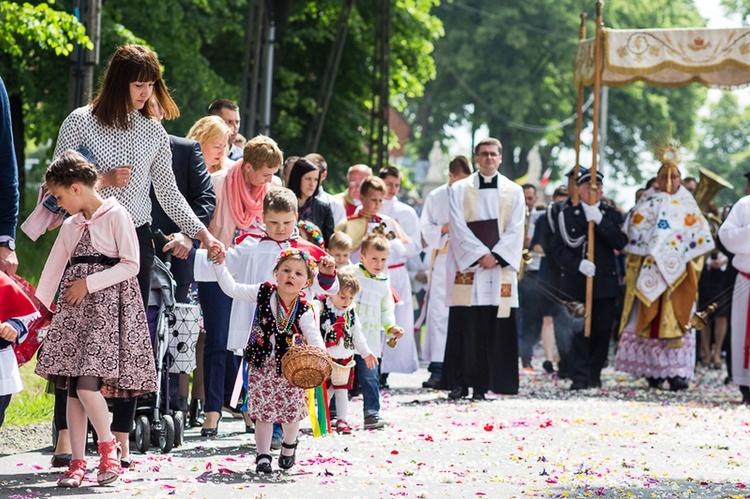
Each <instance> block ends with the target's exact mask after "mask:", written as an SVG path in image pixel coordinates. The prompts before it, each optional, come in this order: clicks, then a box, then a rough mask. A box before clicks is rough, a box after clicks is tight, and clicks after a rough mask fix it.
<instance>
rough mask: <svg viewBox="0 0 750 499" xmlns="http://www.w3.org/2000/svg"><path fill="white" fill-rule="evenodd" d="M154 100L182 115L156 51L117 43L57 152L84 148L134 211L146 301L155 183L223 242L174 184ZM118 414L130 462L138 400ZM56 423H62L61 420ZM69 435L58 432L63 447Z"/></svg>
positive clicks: (180, 211)
mask: <svg viewBox="0 0 750 499" xmlns="http://www.w3.org/2000/svg"><path fill="white" fill-rule="evenodd" d="M152 94H153V95H152ZM151 98H153V99H155V100H156V101H157V102H158V103H159V106H160V107H161V109H162V112H163V113H164V117H165V118H167V119H172V118H176V117H177V116H179V114H180V112H179V109H178V108H177V104H175V102H174V101H173V100H172V97H170V95H169V92H168V91H167V87H166V85H165V84H164V81H163V80H162V75H161V68H160V66H159V61H158V59H157V57H156V54H155V53H154V52H153V51H152V50H151V49H149V48H148V47H143V46H140V45H123V46H121V47H118V48H117V50H116V51H115V53H114V55H113V56H112V59H111V60H110V62H109V65H108V66H107V70H106V72H105V74H104V79H103V82H102V86H101V89H100V91H99V95H98V96H97V97H96V98H95V99H94V100H93V101H92V102H91V103H90V104H88V105H86V106H83V107H80V108H78V109H76V110H75V111H73V112H72V113H70V115H69V116H68V117H67V118H66V119H65V121H64V122H63V124H62V127H61V128H60V133H59V135H58V138H57V146H56V147H55V154H54V158H55V159H56V158H58V157H60V156H61V155H62V154H63V152H64V151H66V150H67V149H73V150H77V151H79V152H81V153H83V154H84V156H86V157H87V159H88V160H89V161H91V162H92V163H94V164H95V165H96V167H97V169H98V170H99V173H100V174H101V183H100V185H99V190H100V192H101V195H102V197H103V198H105V199H106V198H108V197H114V198H115V199H117V201H118V202H119V203H120V204H121V205H122V206H123V207H124V208H125V209H126V210H127V211H128V213H129V214H130V216H131V218H132V219H133V222H134V224H135V227H136V234H137V235H138V244H139V247H140V270H139V272H138V284H139V287H140V291H141V297H142V298H143V302H144V303H148V294H149V290H150V287H151V268H152V266H153V263H154V243H153V238H152V235H151V229H150V223H151V199H150V196H149V191H150V188H151V185H152V184H153V187H154V191H155V193H156V197H157V199H158V200H159V203H160V204H161V206H162V207H163V208H164V211H165V212H166V213H167V215H168V216H169V217H170V218H171V219H172V220H173V221H174V222H175V223H176V224H177V225H178V226H179V227H180V230H182V231H183V232H184V233H186V234H187V235H189V236H190V237H192V238H194V239H198V240H200V241H201V242H202V243H203V244H204V245H205V246H206V247H211V246H212V245H214V244H216V243H218V244H220V243H219V242H218V241H217V240H216V239H215V238H214V237H213V236H212V235H211V233H210V232H209V231H208V230H207V229H206V227H205V226H204V225H203V223H201V221H200V220H198V217H197V216H195V214H194V213H193V211H192V210H191V209H190V205H188V203H187V201H185V198H184V197H183V196H182V194H180V192H179V190H178V189H177V186H176V184H175V178H174V173H173V171H172V151H171V149H170V147H169V136H168V135H167V132H166V130H164V127H163V126H162V125H161V123H160V122H159V117H158V116H154V115H153V111H152V108H151V106H148V105H146V104H147V103H148V101H149V99H151ZM172 244H173V243H172V242H170V243H169V244H167V246H166V247H165V248H164V250H165V251H169V250H170V249H171V245H172ZM174 244H176V241H175V242H174ZM149 353H150V352H149ZM58 405H59V406H60V408H58V409H57V410H56V421H58V419H60V418H59V417H58V416H59V415H58V414H57V413H58V412H60V411H61V410H62V404H57V403H56V408H57V407H58ZM113 413H114V419H113V422H112V431H113V432H114V433H115V436H116V437H117V440H118V441H119V442H120V444H121V445H122V450H123V452H122V458H123V461H124V462H125V463H126V464H127V463H128V461H129V459H128V435H129V433H130V429H131V427H132V423H133V419H134V417H135V399H115V400H114V402H113ZM63 419H64V418H63ZM58 428H64V423H63V426H62V427H61V426H59V425H58ZM64 436H65V435H60V437H61V438H60V440H62V441H63V443H61V445H62V446H64V445H65V443H64V438H62V437H64ZM61 445H58V450H59V449H60V448H61ZM64 450H65V449H64V447H63V452H55V456H53V459H54V458H55V457H57V456H58V455H59V454H62V453H64ZM58 464H59V463H58Z"/></svg>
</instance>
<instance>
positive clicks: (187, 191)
mask: <svg viewBox="0 0 750 499" xmlns="http://www.w3.org/2000/svg"><path fill="white" fill-rule="evenodd" d="M169 145H170V147H171V149H172V170H173V171H174V176H175V180H176V181H177V189H178V190H179V191H180V193H181V194H182V195H183V196H185V199H186V200H187V202H188V204H189V205H190V208H192V210H193V212H194V213H195V215H196V216H197V217H198V219H199V220H200V221H201V222H203V223H204V224H206V227H208V223H209V222H210V221H211V215H213V212H214V208H215V207H216V194H215V193H214V187H213V184H212V183H211V175H209V173H208V169H207V168H206V164H205V163H204V162H203V153H202V152H201V147H200V144H198V142H196V141H194V140H189V139H183V138H181V137H175V136H174V135H170V136H169ZM151 203H152V206H153V208H152V210H151V218H152V221H151V229H152V230H156V229H159V230H161V231H162V232H163V233H164V234H165V235H167V237H168V238H169V239H170V240H171V241H170V244H168V245H167V246H165V248H166V249H167V251H169V250H171V251H172V254H173V255H174V256H176V257H177V259H176V260H173V261H172V274H173V275H174V277H175V281H176V282H177V296H176V297H175V298H176V300H177V301H178V302H182V303H184V302H185V301H187V290H188V286H189V285H190V284H191V283H190V279H191V277H192V270H191V269H190V268H189V266H188V264H187V261H186V260H185V259H186V258H187V256H188V255H189V253H190V250H191V249H192V247H193V241H192V240H191V239H190V238H189V237H187V236H186V235H185V234H182V233H181V232H180V229H179V228H178V227H177V225H176V224H175V223H174V222H173V221H172V220H171V219H170V218H169V217H168V216H167V214H166V213H165V212H164V210H163V209H162V207H161V205H159V201H158V200H157V199H156V195H155V194H154V189H153V188H152V189H151ZM156 256H158V257H159V258H160V259H162V260H163V259H164V251H163V248H156Z"/></svg>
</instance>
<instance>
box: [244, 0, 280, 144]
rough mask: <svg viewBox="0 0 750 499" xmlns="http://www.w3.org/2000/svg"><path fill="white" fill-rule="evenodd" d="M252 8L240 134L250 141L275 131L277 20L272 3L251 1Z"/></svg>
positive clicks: (245, 61)
mask: <svg viewBox="0 0 750 499" xmlns="http://www.w3.org/2000/svg"><path fill="white" fill-rule="evenodd" d="M248 9H249V10H248V20H247V27H246V31H247V32H246V35H245V55H244V64H243V69H242V98H241V100H240V115H241V117H242V128H241V130H240V131H241V132H242V134H243V135H245V136H246V137H247V138H248V139H249V138H252V137H254V136H255V135H257V134H259V133H264V134H266V135H269V134H270V132H271V108H272V97H273V66H274V48H275V43H276V20H275V17H274V8H273V1H272V0H250V2H249V4H248Z"/></svg>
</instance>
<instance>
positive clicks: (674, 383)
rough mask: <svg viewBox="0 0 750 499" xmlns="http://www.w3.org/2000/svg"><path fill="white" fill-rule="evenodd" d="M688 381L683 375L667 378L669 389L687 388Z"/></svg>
mask: <svg viewBox="0 0 750 499" xmlns="http://www.w3.org/2000/svg"><path fill="white" fill-rule="evenodd" d="M687 388H688V382H687V380H686V379H685V378H684V377H683V376H672V377H671V378H669V391H670V392H679V391H681V390H687Z"/></svg>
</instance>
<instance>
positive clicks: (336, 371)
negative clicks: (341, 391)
mask: <svg viewBox="0 0 750 499" xmlns="http://www.w3.org/2000/svg"><path fill="white" fill-rule="evenodd" d="M331 365H332V366H333V370H332V371H331V384H333V385H334V386H342V385H345V384H347V383H348V382H349V372H350V371H351V370H352V368H353V367H354V366H356V365H357V363H356V362H355V361H354V359H352V360H350V361H349V363H348V364H346V365H341V364H339V363H337V362H331Z"/></svg>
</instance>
